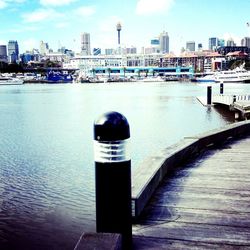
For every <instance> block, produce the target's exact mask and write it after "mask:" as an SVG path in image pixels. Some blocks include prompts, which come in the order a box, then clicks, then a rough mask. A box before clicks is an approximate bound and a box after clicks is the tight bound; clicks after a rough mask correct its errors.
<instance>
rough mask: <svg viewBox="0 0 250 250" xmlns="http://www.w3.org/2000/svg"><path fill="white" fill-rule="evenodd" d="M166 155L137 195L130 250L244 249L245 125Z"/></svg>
mask: <svg viewBox="0 0 250 250" xmlns="http://www.w3.org/2000/svg"><path fill="white" fill-rule="evenodd" d="M167 151H168V154H166V155H165V157H166V158H165V160H163V159H162V163H161V164H160V166H159V168H158V170H156V169H154V170H153V171H152V172H154V174H153V173H152V176H151V177H149V178H148V181H147V184H146V185H145V186H144V188H143V189H142V190H141V191H140V192H138V196H137V198H138V200H137V202H139V203H140V202H141V204H140V205H141V206H143V205H142V204H145V206H143V209H142V210H141V213H140V214H138V217H137V220H136V221H135V223H134V225H133V244H134V245H133V249H136V250H137V249H138V250H139V249H194V248H195V249H250V203H249V200H250V181H249V177H250V163H249V162H250V122H249V121H244V122H239V123H235V124H232V125H229V126H226V127H225V128H223V129H218V130H215V131H212V132H210V133H207V134H203V135H200V136H198V137H195V138H185V139H184V140H183V142H182V143H180V144H179V145H175V147H172V148H169V149H168V150H167ZM167 151H166V153H167ZM171 151H172V152H171ZM179 157H181V158H179ZM160 158H161V156H160V155H158V157H157V156H156V157H155V160H156V161H157V159H158V160H159V159H160ZM151 162H153V160H152V161H151ZM158 163H159V162H158ZM148 167H149V166H147V168H148ZM138 172H140V170H138ZM164 174H165V175H164ZM144 177H145V176H144ZM156 177H157V178H156ZM142 178H143V177H142ZM135 181H136V180H135ZM157 184H159V185H157ZM135 185H136V184H135ZM153 187H155V188H153ZM152 188H153V189H154V190H153V191H152V192H151V193H152V196H151V198H149V200H148V202H145V201H144V200H143V199H145V196H146V193H147V192H146V193H144V191H145V190H147V191H150V190H151V189H152ZM140 197H141V198H140ZM134 198H135V197H134ZM139 200H140V201H139ZM135 202H136V201H135ZM140 205H138V206H139V207H140ZM134 215H136V212H135V213H134Z"/></svg>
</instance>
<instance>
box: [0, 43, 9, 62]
mask: <svg viewBox="0 0 250 250" xmlns="http://www.w3.org/2000/svg"><path fill="white" fill-rule="evenodd" d="M0 62H5V63H8V56H7V46H6V45H0Z"/></svg>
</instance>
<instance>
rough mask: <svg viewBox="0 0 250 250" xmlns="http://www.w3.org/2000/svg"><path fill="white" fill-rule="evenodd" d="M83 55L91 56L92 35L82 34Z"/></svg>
mask: <svg viewBox="0 0 250 250" xmlns="http://www.w3.org/2000/svg"><path fill="white" fill-rule="evenodd" d="M81 54H82V55H83V56H88V55H91V49H90V34H89V33H86V32H84V33H82V34H81Z"/></svg>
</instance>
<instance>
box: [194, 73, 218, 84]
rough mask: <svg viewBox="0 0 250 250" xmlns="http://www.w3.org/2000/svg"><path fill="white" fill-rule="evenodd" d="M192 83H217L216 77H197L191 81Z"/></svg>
mask: <svg viewBox="0 0 250 250" xmlns="http://www.w3.org/2000/svg"><path fill="white" fill-rule="evenodd" d="M191 82H198V83H203V82H204V83H213V82H215V78H214V75H206V76H203V77H195V78H193V79H191Z"/></svg>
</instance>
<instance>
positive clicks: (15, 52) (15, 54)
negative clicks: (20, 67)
mask: <svg viewBox="0 0 250 250" xmlns="http://www.w3.org/2000/svg"><path fill="white" fill-rule="evenodd" d="M8 56H9V62H10V63H15V62H17V61H18V59H19V47H18V43H17V41H14V40H10V41H9V42H8Z"/></svg>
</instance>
